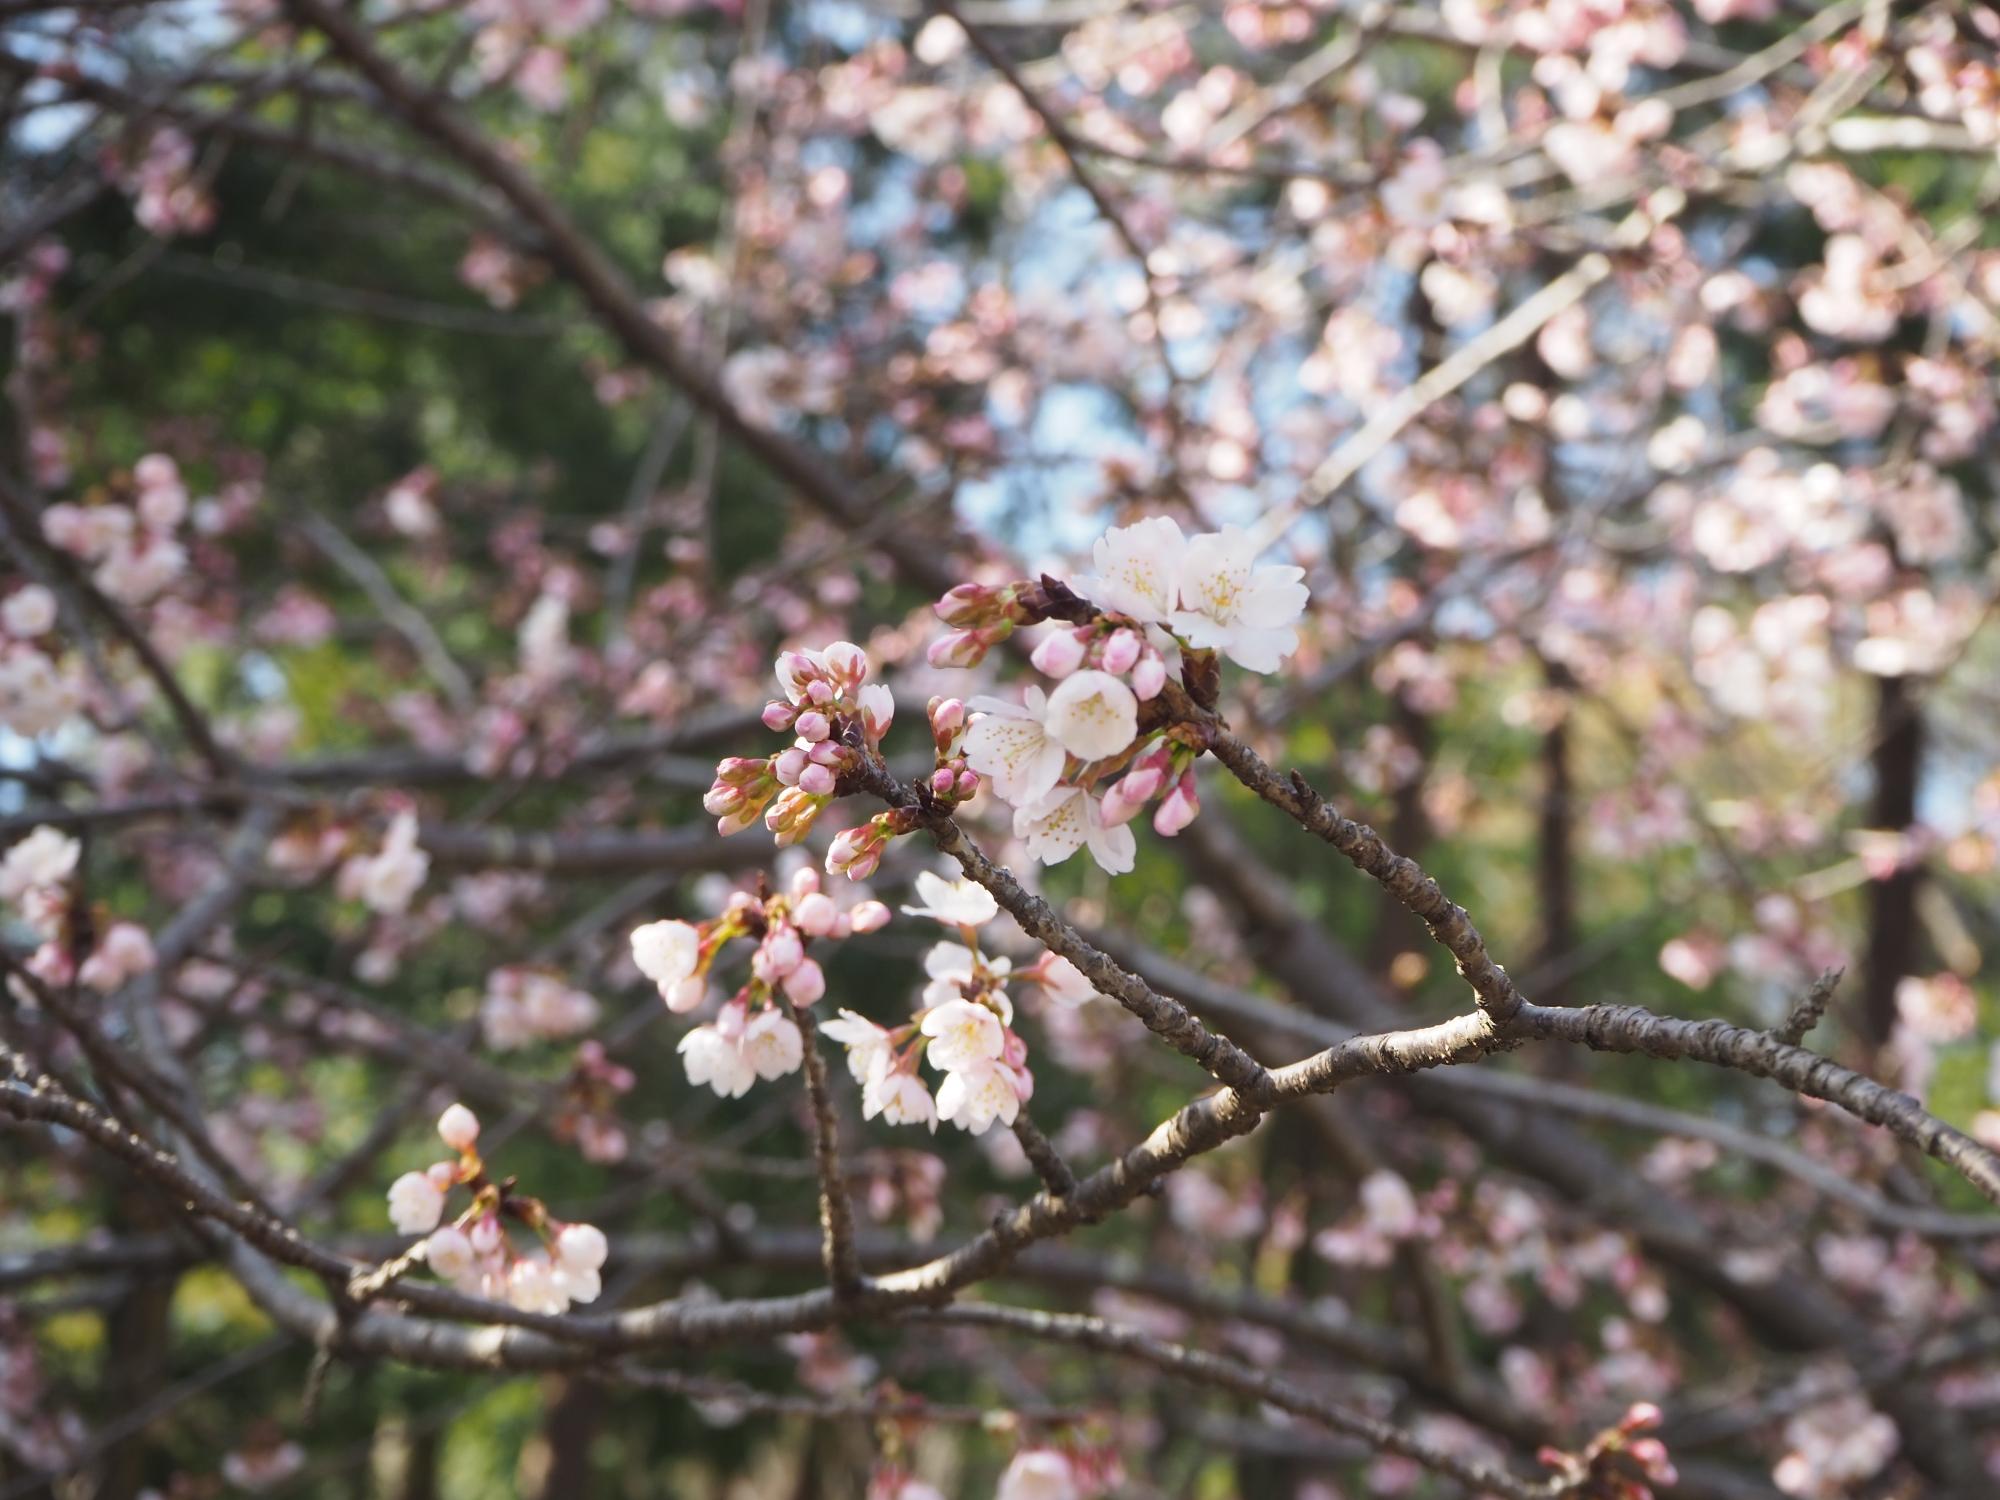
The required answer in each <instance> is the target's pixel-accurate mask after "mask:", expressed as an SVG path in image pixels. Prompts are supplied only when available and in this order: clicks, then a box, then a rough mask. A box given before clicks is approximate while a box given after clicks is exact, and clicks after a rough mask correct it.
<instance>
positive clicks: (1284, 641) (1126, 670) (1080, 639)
mask: <svg viewBox="0 0 2000 1500" xmlns="http://www.w3.org/2000/svg"><path fill="white" fill-rule="evenodd" d="M1092 559H1093V562H1094V563H1095V566H1096V572H1095V574H1094V575H1092V576H1091V577H1088V578H1085V579H1082V580H1080V582H1079V584H1078V585H1077V587H1076V589H1074V590H1072V589H1070V588H1068V587H1067V586H1066V585H1062V584H1058V583H1056V582H1055V581H1054V580H1052V579H1044V580H1043V581H1042V582H1040V583H1025V582H1024V583H1016V584H1010V585H1007V586H1006V587H1004V588H986V587H983V586H979V585H964V586H962V587H961V588H958V589H954V590H953V591H952V592H951V593H949V594H947V595H946V596H945V597H944V598H943V599H942V600H940V601H939V603H938V606H937V611H938V614H939V615H940V617H942V618H943V619H944V621H945V623H946V624H949V625H953V626H955V627H957V628H956V630H955V631H954V633H953V634H952V635H949V636H946V637H944V638H943V639H941V640H940V641H938V642H937V643H936V645H935V646H934V647H933V648H932V651H931V660H932V662H933V663H934V664H937V665H948V666H966V665H970V664H971V663H973V662H975V661H977V660H978V659H979V658H980V657H982V656H983V655H984V654H985V652H986V650H987V649H988V648H989V647H990V646H991V645H993V644H995V643H997V642H998V641H999V640H1002V639H1005V638H1006V637H1007V636H1008V635H1010V634H1012V632H1013V630H1014V628H1015V627H1016V626H1017V625H1019V624H1025V623H1030V622H1032V621H1039V620H1049V621H1060V622H1062V626H1061V628H1058V629H1055V630H1053V632H1052V633H1051V634H1049V635H1047V636H1045V637H1044V638H1043V639H1042V641H1041V642H1040V643H1039V644H1038V645H1037V646H1036V647H1035V649H1034V652H1033V653H1032V655H1031V657H1030V660H1031V661H1032V662H1033V664H1034V666H1035V668H1036V670H1037V671H1039V672H1041V673H1042V674H1043V675H1044V676H1046V677H1049V678H1051V679H1053V680H1054V681H1055V686H1054V688H1053V689H1049V690H1044V689H1043V688H1042V687H1041V686H1039V685H1032V686H1030V687H1028V688H1027V689H1026V690H1025V691H1024V693H1023V695H1022V698H1021V701H1020V702H1018V703H1015V702H1010V701H1008V700H1006V699H1001V698H993V697H979V698H974V699H972V700H971V702H970V703H969V704H968V707H969V708H970V709H971V710H973V717H972V718H971V720H970V723H969V726H968V728H967V729H966V731H965V734H964V738H963V741H962V753H963V757H964V761H965V764H966V765H967V766H969V767H970V768H971V769H972V770H973V771H975V772H977V773H978V774H979V775H981V776H984V777H985V778H986V779H987V780H988V781H990V782H991V783H992V786H993V790H994V792H995V794H996V795H998V796H999V797H1000V798H1001V799H1002V800H1004V801H1006V802H1008V803H1010V804H1012V806H1013V808H1014V833H1015V836H1016V837H1017V838H1020V839H1023V840H1024V841H1025V842H1026V844H1027V847H1028V852H1029V854H1030V855H1032V856H1033V857H1034V858H1035V859H1037V860H1040V861H1041V862H1043V863H1045V864H1059V863H1061V862H1062V861H1063V860H1066V859H1068V858H1069V857H1070V856H1071V855H1072V854H1074V853H1075V852H1076V851H1077V850H1078V849H1081V848H1085V847H1088V848H1089V850H1090V853H1091V857H1092V858H1094V859H1095V860H1096V861H1097V863H1098V864H1099V865H1101V866H1102V867H1103V868H1104V869H1105V870H1106V871H1108V872H1110V873H1111V874H1114V875H1117V874H1123V873H1124V872H1125V871H1127V870H1130V869H1131V868H1132V865H1133V862H1134V859H1135V858H1136V852H1137V844H1136V841H1135V840H1134V838H1133V836H1132V831H1131V829H1130V828H1129V827H1128V826H1127V825H1128V824H1129V823H1130V822H1131V821H1132V819H1133V818H1135V817H1136V816H1137V815H1138V814H1139V813H1140V812H1141V811H1142V810H1143V809H1144V808H1145V807H1147V806H1148V805H1149V804H1153V803H1154V802H1155V801H1156V800H1157V804H1158V805H1157V807H1156V809H1155V811H1154V814H1153V827H1154V829H1155V831H1157V832H1159V833H1161V834H1163V835H1166V836H1169V837H1170V836H1172V835H1174V834H1177V833H1179V832H1180V831H1181V830H1182V829H1184V828H1186V827H1187V825H1188V824H1189V823H1190V822H1192V821H1193V820H1194V817H1195V815H1196V814H1197V813H1198V812H1199V811H1200V810H1201V803H1200V799H1199V797H1198V795H1197V793H1196V790H1195V782H1194V772H1193V765H1194V761H1195V758H1196V757H1197V756H1198V755H1199V754H1200V747H1199V746H1198V745H1197V744H1195V743H1194V742H1193V741H1192V740H1191V739H1189V738H1187V737H1185V736H1183V735H1182V734H1181V733H1180V731H1179V729H1178V726H1175V725H1172V724H1169V723H1167V722H1165V721H1164V717H1163V716H1161V715H1159V714H1157V713H1154V712H1151V711H1150V708H1149V706H1150V705H1152V704H1153V703H1154V702H1155V700H1157V699H1158V698H1159V696H1160V693H1161V692H1162V690H1163V689H1164V688H1165V687H1166V685H1167V681H1168V678H1169V676H1170V674H1173V673H1176V672H1178V673H1181V674H1182V675H1185V674H1186V673H1187V672H1188V670H1189V669H1190V668H1192V667H1194V666H1195V665H1196V664H1197V662H1198V661H1205V660H1212V656H1213V654H1214V653H1217V652H1219V653H1221V654H1222V655H1225V656H1227V657H1229V659H1230V660H1232V661H1234V662H1236V663H1237V665H1239V666H1242V667H1246V668H1248V669H1250V670H1251V671H1255V672H1271V671H1275V670H1277V668H1278V666H1279V664H1280V663H1281V662H1282V661H1283V660H1284V658H1285V657H1287V656H1289V655H1290V654H1291V653H1292V652H1293V651H1295V650H1297V649H1298V643H1299V638H1298V632H1297V630H1296V629H1295V628H1294V626H1295V624H1296V622H1297V620H1298V619H1299V617H1300V615H1301V614H1302V613H1303V612H1304V610H1305V606H1306V599H1307V595H1306V589H1305V585H1304V584H1303V583H1302V582H1301V581H1300V580H1301V578H1302V577H1303V576H1304V575H1303V573H1302V572H1301V570H1300V569H1298V568H1294V567H1279V566H1274V565H1268V564H1260V563H1259V562H1258V561H1257V559H1256V544H1255V542H1254V541H1253V540H1252V538H1251V537H1250V536H1249V534H1248V533H1247V532H1244V531H1242V530H1241V529H1240V528H1237V527H1225V528H1224V529H1223V530H1221V531H1219V532H1204V533H1202V534H1200V535H1198V536H1195V537H1192V538H1190V537H1187V536H1184V535H1183V534H1182V532H1181V529H1180V527H1179V526H1178V525H1177V524H1176V523H1175V522H1174V521H1173V520H1172V519H1171V518H1169V517H1166V516H1155V517H1153V518H1151V519H1148V520H1144V521H1140V522H1138V523H1136V524H1134V525H1131V526H1123V527H1117V528H1114V529H1113V530H1111V531H1109V532H1107V533H1106V534H1105V535H1104V536H1102V537H1100V538H1098V540H1097V543H1096V545H1095V547H1094V548H1093V551H1092Z"/></svg>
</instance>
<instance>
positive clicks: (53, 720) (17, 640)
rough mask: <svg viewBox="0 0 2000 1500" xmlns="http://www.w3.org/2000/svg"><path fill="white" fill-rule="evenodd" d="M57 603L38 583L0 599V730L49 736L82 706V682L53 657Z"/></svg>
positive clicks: (58, 659)
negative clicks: (51, 638)
mask: <svg viewBox="0 0 2000 1500" xmlns="http://www.w3.org/2000/svg"><path fill="white" fill-rule="evenodd" d="M55 624H56V599H55V595H53V594H51V593H50V592H49V591H48V590H47V589H45V588H43V587H42V586H41V585H40V584H38V583H30V584H24V585H22V586H21V587H20V588H17V589H15V590H14V592H13V593H11V594H9V595H8V596H7V597H6V598H5V599H4V600H0V635H4V638H0V728H6V729H11V730H13V731H14V733H16V734H20V735H26V736H28V737H30V738H32V737H34V736H35V735H39V734H49V733H52V732H53V731H55V730H57V729H60V728H61V727H62V726H63V725H64V724H66V723H68V722H69V721H70V720H71V719H73V718H75V717H76V715H77V713H78V712H79V711H80V710H81V709H82V707H83V683H82V681H81V680H80V679H79V678H78V676H77V674H76V672H75V671H74V670H73V669H70V668H67V667H65V666H64V664H63V663H62V661H61V659H60V658H59V657H58V656H57V655H56V654H55V650H54V646H53V643H52V641H51V640H50V632H52V631H53V630H54V629H55Z"/></svg>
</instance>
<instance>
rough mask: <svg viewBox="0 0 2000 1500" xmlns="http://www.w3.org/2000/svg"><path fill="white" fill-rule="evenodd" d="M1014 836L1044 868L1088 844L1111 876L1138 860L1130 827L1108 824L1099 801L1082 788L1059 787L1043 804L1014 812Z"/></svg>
mask: <svg viewBox="0 0 2000 1500" xmlns="http://www.w3.org/2000/svg"><path fill="white" fill-rule="evenodd" d="M1014 836H1015V837H1016V838H1018V839H1024V840H1026V842H1027V845H1028V853H1029V855H1030V856H1032V857H1033V858H1034V859H1037V860H1039V861H1040V862H1041V863H1043V864H1045V865H1059V864H1061V863H1062V862H1063V861H1064V860H1066V859H1068V858H1069V857H1070V856H1071V855H1072V854H1074V853H1076V851H1077V850H1079V849H1081V848H1083V847H1084V846H1085V845H1086V844H1087V845H1089V847H1090V854H1091V858H1093V859H1095V860H1096V861H1097V863H1098V864H1099V865H1100V866H1101V867H1102V868H1103V869H1104V870H1105V871H1106V872H1107V873H1108V874H1112V875H1123V874H1124V873H1125V872H1126V871H1128V870H1130V869H1131V868H1132V866H1133V865H1134V864H1135V863H1136V862H1137V860H1138V853H1139V845H1138V840H1137V839H1135V838H1134V837H1133V836H1132V830H1131V829H1130V828H1126V827H1121V826H1114V825H1113V824H1111V823H1108V822H1106V821H1105V818H1104V813H1103V809H1102V808H1100V807H1099V806H1098V804H1097V799H1096V798H1094V797H1092V796H1091V795H1090V794H1089V793H1087V792H1085V791H1084V790H1083V789H1082V788H1081V787H1073V786H1070V787H1058V788H1056V790H1054V791H1052V792H1050V793H1049V794H1048V795H1047V796H1046V797H1044V798H1043V799H1042V800H1041V801H1039V802H1036V803H1034V804H1032V805H1029V806H1025V807H1017V808H1016V809H1015V810H1014Z"/></svg>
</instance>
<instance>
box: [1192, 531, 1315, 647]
mask: <svg viewBox="0 0 2000 1500" xmlns="http://www.w3.org/2000/svg"><path fill="white" fill-rule="evenodd" d="M1304 577H1305V572H1304V570H1303V569H1301V568H1293V567H1280V566H1276V565H1272V564H1259V563H1258V562H1257V544H1256V542H1255V541H1254V540H1252V538H1251V537H1250V534H1249V533H1248V532H1246V531H1244V530H1243V529H1242V528H1241V527H1237V526H1227V527H1224V528H1223V529H1222V530H1221V531H1219V532H1205V533H1203V534H1202V535H1200V536H1198V537H1196V538H1194V539H1193V540H1192V541H1191V542H1189V543H1188V548H1187V557H1186V558H1185V560H1184V561H1183V562H1182V565H1181V577H1180V593H1181V608H1180V609H1179V610H1177V611H1175V613H1174V616H1173V628H1174V630H1175V632H1176V633H1177V634H1179V635H1181V636H1182V637H1184V638H1185V639H1186V640H1187V642H1188V644H1189V645H1191V646H1195V647H1200V648H1210V647H1212V648H1214V649H1216V650H1219V651H1221V652H1223V653H1224V654H1225V655H1227V656H1228V657H1229V659H1230V660H1232V661H1234V662H1235V663H1236V664H1237V665H1238V666H1240V667H1245V668H1247V669H1248V670H1250V671H1252V672H1275V671H1277V669H1278V665H1279V663H1280V662H1282V661H1283V660H1284V658H1286V657H1287V656H1290V655H1291V654H1292V652H1294V651H1296V650H1297V649H1298V646H1299V636H1298V632H1297V631H1296V630H1294V629H1292V626H1293V625H1294V623H1296V622H1297V620H1298V618H1299V617H1300V616H1301V615H1302V614H1304V613H1305V607H1306V600H1307V593H1306V587H1305V585H1304V584H1303V583H1302V582H1300V580H1301V579H1302V578H1304Z"/></svg>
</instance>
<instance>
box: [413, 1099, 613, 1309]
mask: <svg viewBox="0 0 2000 1500" xmlns="http://www.w3.org/2000/svg"><path fill="white" fill-rule="evenodd" d="M437 1131H438V1136H439V1138H440V1139H442V1140H443V1141H444V1143H445V1145H447V1146H449V1147H450V1148H451V1149H452V1150H453V1151H455V1152H457V1153H458V1155H457V1159H456V1160H453V1161H440V1162H434V1163H433V1164H432V1165H431V1166H429V1167H427V1168H426V1169H425V1170H423V1171H421V1172H405V1173H404V1174H403V1175H402V1176H401V1177H398V1178H397V1179H396V1180H395V1181H394V1182H392V1183H391V1184H390V1185H389V1221H390V1222H391V1223H392V1224H394V1225H395V1226H396V1230H397V1232H398V1233H400V1234H422V1235H426V1236H427V1238H426V1239H425V1241H424V1243H423V1246H422V1257H423V1259H424V1260H425V1261H426V1262H427V1263H428V1264H429V1265H430V1268H431V1270H433V1271H434V1272H436V1273H437V1274H438V1275H439V1276H440V1277H442V1278H443V1279H444V1280H446V1281H448V1282H450V1283H451V1284H452V1285H453V1286H454V1287H456V1288H458V1290H460V1291H462V1292H466V1293H469V1294H471V1295H474V1296H481V1297H488V1298H491V1299H492V1300H494V1301H496V1302H508V1303H511V1304H512V1305H514V1306H515V1307H518V1308H520V1309H521V1310H522V1311H523V1312H537V1313H560V1312H565V1311H567V1310H568V1308H569V1306H570V1304H571V1303H573V1302H595V1301H596V1300H597V1297H598V1294H599V1292H600V1291H602V1290H603V1287H602V1283H601V1282H600V1280H599V1276H598V1273H599V1272H600V1271H601V1270H602V1269H603V1266H604V1260H605V1257H606V1255H607V1254H608V1253H609V1248H610V1247H609V1246H608V1245H607V1243H606V1241H605V1238H604V1232H603V1231H602V1230H600V1229H598V1228H597V1227H596V1226H595V1225H591V1224H565V1223H563V1222H562V1221H561V1220H559V1219H555V1218H553V1217H551V1216H550V1214H549V1212H548V1210H547V1209H546V1208H544V1207H543V1206H542V1204H541V1203H540V1202H539V1201H538V1200H536V1199H534V1198H529V1197H525V1196H523V1195H521V1194H519V1193H516V1192H515V1191H514V1190H513V1188H512V1186H511V1182H495V1181H493V1180H492V1179H491V1178H490V1177H489V1176H488V1175H487V1172H486V1163H485V1162H484V1161H482V1160H481V1159H480V1156H479V1149H478V1143H479V1118H478V1116H476V1115H474V1114H473V1112H472V1111H471V1110H469V1109H467V1108H466V1107H465V1106H464V1105H463V1104H454V1105H452V1106H451V1107H450V1108H449V1109H447V1110H446V1111H445V1112H444V1113H443V1114H442V1115H440V1116H439V1117H438V1124H437ZM456 1187H464V1188H466V1189H468V1190H469V1191H470V1193H471V1195H472V1202H471V1205H470V1206H469V1207H467V1208H466V1209H465V1210H464V1211H462V1212H461V1213H459V1214H458V1215H457V1216H456V1217H455V1218H454V1219H453V1220H452V1221H451V1222H450V1223H448V1224H447V1223H444V1222H443V1220H444V1212H445V1204H446V1201H447V1200H448V1199H449V1197H450V1195H451V1192H452V1189H453V1188H456ZM508 1221H511V1222H512V1223H514V1224H515V1225H518V1226H519V1227H520V1229H521V1230H524V1231H526V1233H527V1234H528V1235H530V1236H532V1237H533V1243H532V1244H530V1245H529V1246H528V1248H526V1249H519V1248H517V1247H516V1246H515V1244H514V1239H513V1236H512V1234H510V1232H509V1230H508V1228H507V1223H508Z"/></svg>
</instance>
